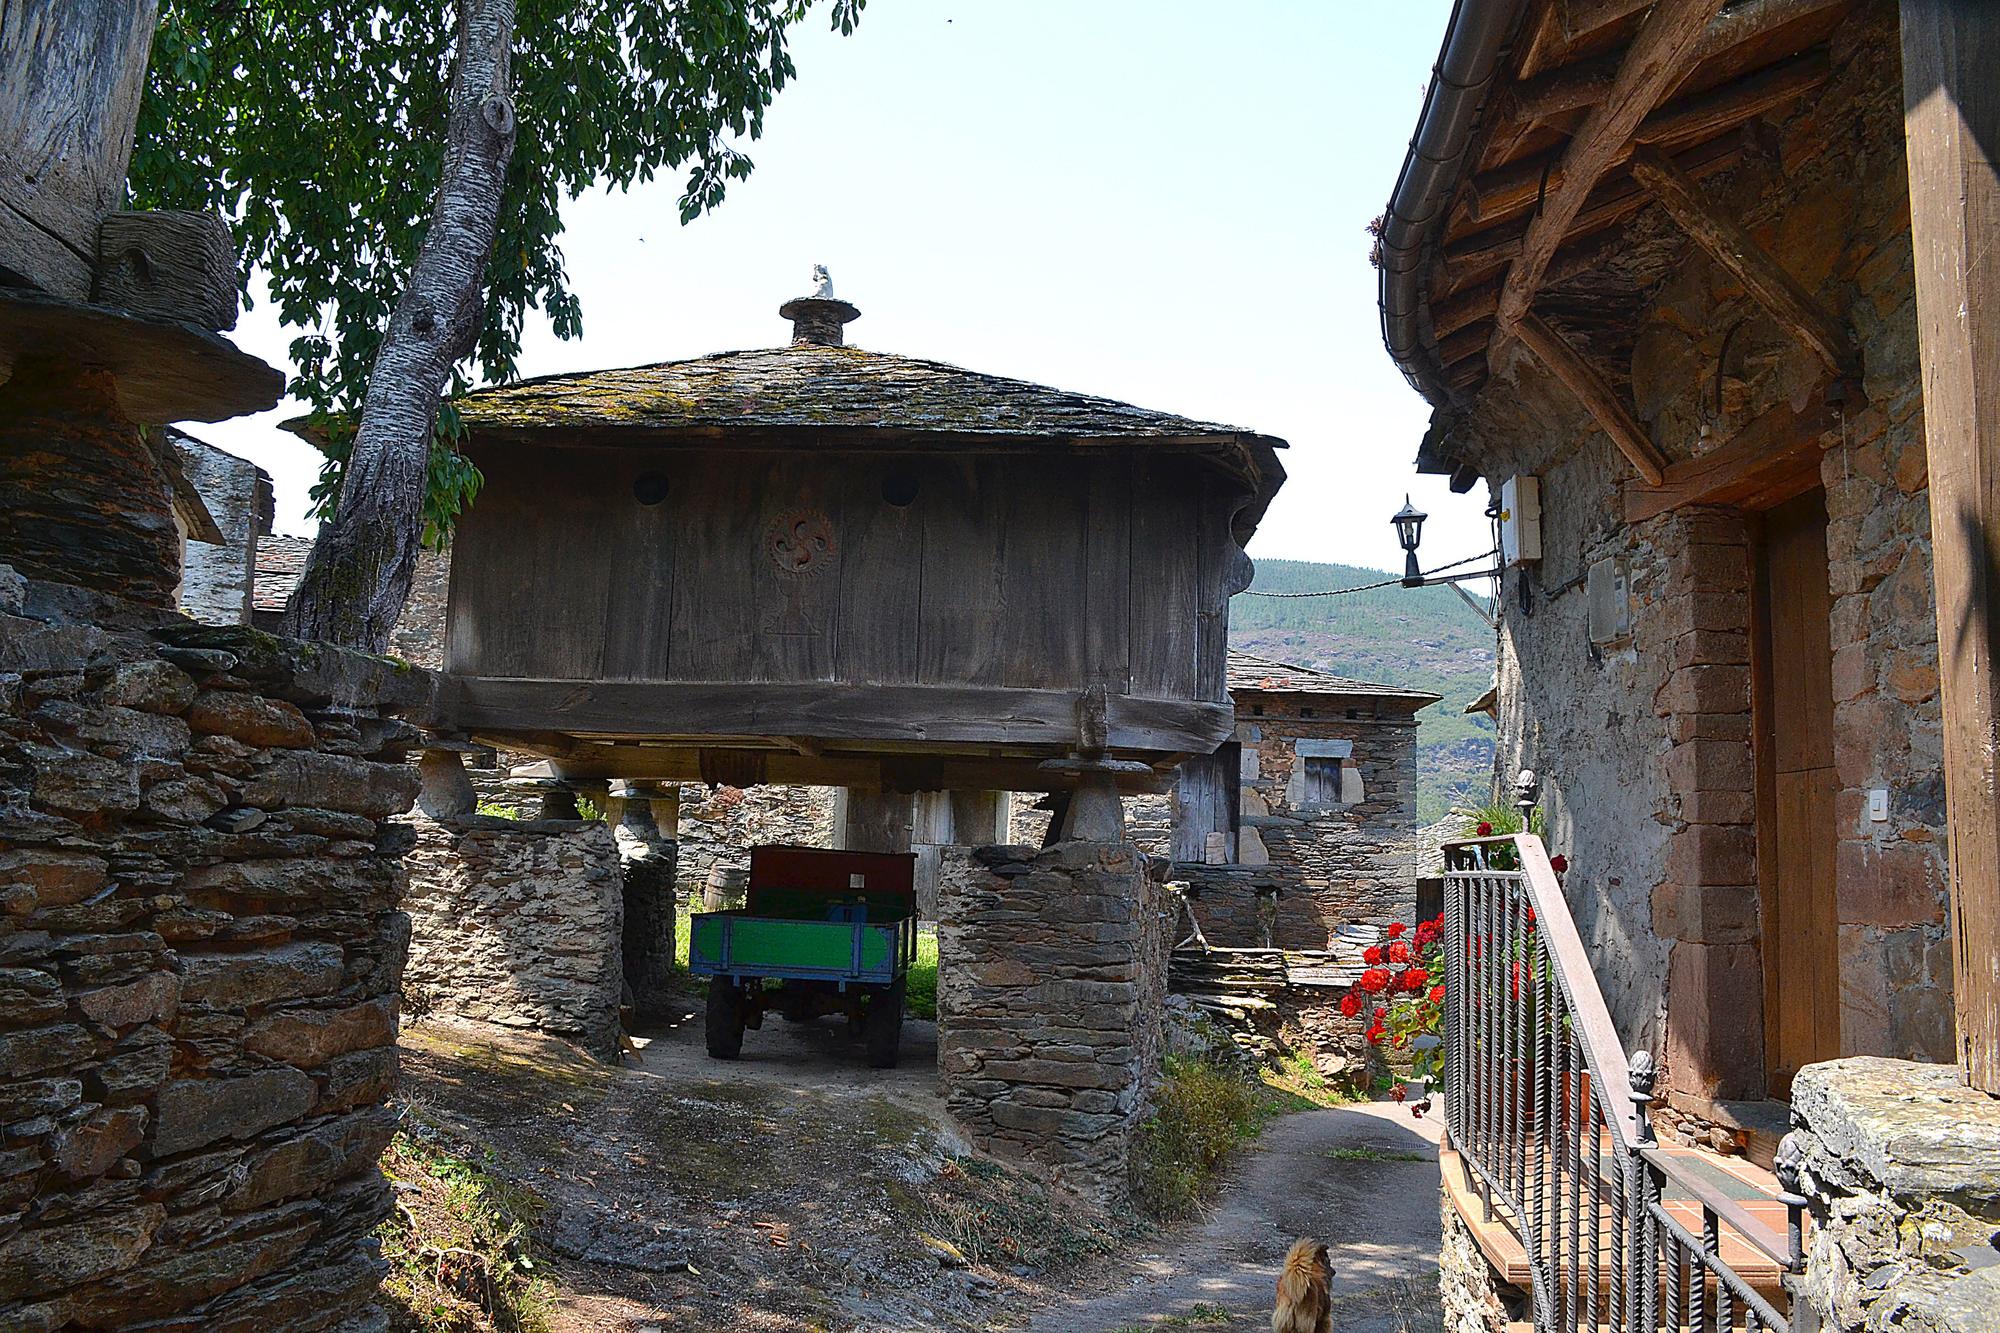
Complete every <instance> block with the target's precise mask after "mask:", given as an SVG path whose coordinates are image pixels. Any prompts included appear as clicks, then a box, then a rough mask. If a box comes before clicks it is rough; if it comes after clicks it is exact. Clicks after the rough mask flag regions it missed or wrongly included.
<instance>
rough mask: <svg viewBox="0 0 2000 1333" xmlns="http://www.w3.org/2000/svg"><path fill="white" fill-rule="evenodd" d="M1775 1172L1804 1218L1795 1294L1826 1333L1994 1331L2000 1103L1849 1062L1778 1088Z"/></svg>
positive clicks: (1863, 1061) (1925, 1071) (1944, 1082)
mask: <svg viewBox="0 0 2000 1333" xmlns="http://www.w3.org/2000/svg"><path fill="white" fill-rule="evenodd" d="M1792 1116H1793V1121H1794V1123H1795V1124H1796V1126H1797V1128H1796V1129H1795V1130H1794V1131H1793V1132H1792V1133H1791V1134H1790V1135H1788V1136H1787V1137H1786V1139H1785V1142H1784V1144H1783V1145H1782V1146H1781V1148H1780V1150H1779V1155H1778V1159H1779V1166H1778V1169H1779V1174H1780V1177H1781V1178H1782V1179H1786V1180H1787V1182H1788V1184H1790V1185H1791V1186H1792V1187H1793V1188H1795V1189H1797V1191H1798V1192H1799V1193H1800V1194H1802V1195H1804V1196H1805V1197H1806V1198H1807V1199H1808V1200H1809V1201H1810V1206H1811V1211H1812V1218H1813V1224H1814V1225H1813V1230H1812V1232H1811V1236H1810V1240H1809V1243H1808V1249H1807V1253H1806V1271H1805V1273H1804V1275H1803V1276H1802V1277H1801V1278H1800V1279H1799V1280H1798V1283H1799V1285H1798V1298H1799V1299H1800V1300H1801V1301H1803V1302H1804V1303H1805V1304H1806V1306H1807V1307H1809V1309H1810V1311H1811V1313H1812V1316H1814V1318H1815V1319H1816V1321H1817V1324H1818V1326H1819V1327H1821V1328H1825V1329H1832V1330H1836V1331H1837V1333H1858V1331H1859V1330H1861V1329H1864V1328H1866V1329H1883V1328H1895V1329H1902V1330H1907V1333H1972V1330H1975V1329H1977V1330H1981V1331H1982V1333H1989V1331H1990V1330H1992V1329H1995V1328H2000V1100H1996V1099H1994V1098H1991V1097H1987V1096H1985V1095H1984V1094H1982V1093H1979V1092H1975V1091H1972V1090H1970V1089H1968V1088H1967V1087H1965V1085H1964V1084H1963V1083H1961V1082H1960V1081H1959V1077H1958V1070H1957V1069H1956V1068H1955V1067H1952V1066H1949V1065H1919V1064H1911V1063H1908V1062H1906V1061H1902V1060H1888V1059H1879V1058H1871V1057H1860V1058H1855V1059H1846V1060H1832V1061H1828V1062H1826V1063H1824V1064H1817V1065H1808V1066H1806V1068H1805V1069H1803V1070H1801V1071H1800V1072H1799V1075H1798V1077H1797V1078H1796V1079H1795V1080H1794V1081H1793V1083H1792Z"/></svg>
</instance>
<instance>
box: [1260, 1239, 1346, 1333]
mask: <svg viewBox="0 0 2000 1333" xmlns="http://www.w3.org/2000/svg"><path fill="white" fill-rule="evenodd" d="M1331 1281H1333V1263H1332V1260H1330V1259H1329V1258H1328V1257H1327V1252H1326V1246H1324V1245H1322V1244H1320V1243H1319V1242H1318V1241H1316V1240H1313V1239H1311V1238H1310V1237H1307V1238H1302V1239H1300V1240H1295V1241H1293V1242H1292V1248H1291V1251H1290V1252H1289V1253H1288V1254H1286V1255H1285V1271H1284V1272H1282V1273H1280V1274H1279V1275H1278V1308H1277V1309H1275V1310H1273V1311H1272V1312H1271V1333H1333V1315H1332V1313H1331V1309H1332V1302H1331V1301H1330V1300H1329V1299H1328V1297H1327V1284H1328V1283H1330V1282H1331Z"/></svg>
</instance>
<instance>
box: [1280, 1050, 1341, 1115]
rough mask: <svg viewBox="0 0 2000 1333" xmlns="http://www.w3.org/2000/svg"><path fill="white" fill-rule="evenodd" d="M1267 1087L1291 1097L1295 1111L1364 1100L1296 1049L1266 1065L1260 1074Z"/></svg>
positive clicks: (1308, 1055) (1306, 1053) (1308, 1054)
mask: <svg viewBox="0 0 2000 1333" xmlns="http://www.w3.org/2000/svg"><path fill="white" fill-rule="evenodd" d="M1258 1077H1259V1078H1260V1079H1261V1080H1262V1081H1263V1083H1264V1086H1265V1087H1267V1088H1269V1089H1270V1090H1271V1091H1272V1092H1273V1093H1275V1094H1278V1095H1281V1096H1284V1097H1289V1098H1292V1099H1293V1101H1294V1103H1295V1104H1294V1105H1293V1106H1292V1107H1291V1109H1293V1110H1299V1111H1304V1110H1316V1109H1324V1108H1326V1107H1329V1106H1344V1105H1346V1104H1347V1103H1349V1102H1356V1101H1360V1100H1361V1094H1360V1093H1358V1092H1356V1091H1355V1090H1354V1088H1353V1087H1352V1086H1350V1085H1348V1084H1346V1083H1334V1082H1331V1081H1329V1080H1328V1078H1327V1077H1326V1075H1324V1074H1322V1073H1320V1072H1319V1066H1317V1065H1315V1064H1314V1063H1313V1060H1312V1056H1311V1054H1310V1053H1308V1052H1306V1051H1301V1050H1294V1051H1292V1052H1291V1053H1290V1054H1288V1055H1286V1056H1284V1057H1282V1058H1281V1059H1280V1060H1279V1061H1278V1063H1277V1065H1276V1066H1275V1067H1274V1066H1270V1065H1266V1066H1265V1067H1264V1068H1263V1069H1261V1070H1260V1071H1259V1072H1258Z"/></svg>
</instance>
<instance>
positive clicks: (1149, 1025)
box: [938, 842, 1171, 1204]
mask: <svg viewBox="0 0 2000 1333" xmlns="http://www.w3.org/2000/svg"><path fill="white" fill-rule="evenodd" d="M974 856H975V858H976V859H977V861H978V863H979V864H980V865H981V866H983V867H984V869H985V871H986V873H985V874H984V875H983V876H982V877H979V878H977V879H974V878H973V877H971V876H967V877H965V880H964V881H962V882H961V884H960V885H959V886H958V891H957V892H955V893H949V894H946V895H944V896H943V898H942V901H941V902H940V905H939V914H940V915H939V921H938V1067H939V1071H940V1073H941V1074H942V1075H943V1078H944V1084H945V1093H946V1100H947V1105H948V1107H949V1109H950V1110H951V1113H952V1115H953V1116H954V1117H955V1118H956V1119H957V1120H958V1121H959V1123H960V1124H961V1125H962V1126H963V1127H964V1128H965V1131H966V1133H967V1134H968V1136H969V1137H970V1138H971V1139H972V1140H973V1142H974V1143H976V1144H977V1145H978V1146H979V1147H981V1148H983V1149H985V1150H986V1151H989V1152H992V1153H996V1154H998V1155H1000V1156H1003V1157H1010V1158H1013V1159H1016V1160H1021V1161H1032V1162H1037V1163H1040V1164H1042V1165H1043V1166H1045V1167H1047V1168H1048V1169H1049V1170H1050V1172H1051V1173H1052V1175H1053V1176H1054V1177H1055V1178H1056V1179H1058V1180H1060V1181H1061V1182H1062V1183H1064V1184H1066V1185H1068V1186H1070V1187H1072V1188H1075V1189H1078V1190H1080V1191H1083V1192H1084V1193H1086V1194H1089V1195H1091V1196H1093V1197H1095V1198H1098V1199H1100V1200H1102V1201H1104V1202H1106V1203H1111V1204H1117V1203H1121V1202H1123V1201H1124V1200H1125V1199H1126V1198H1127V1197H1128V1196H1129V1190H1130V1171H1131V1151H1132V1140H1133V1134H1134V1131H1135V1130H1136V1129H1137V1127H1138V1124H1139V1121H1140V1120H1141V1119H1142V1118H1143V1116H1144V1106H1145V1094H1146V1090H1147V1089H1148V1088H1149V1087H1150V1086H1151V1084H1152V1083H1153V1080H1154V1078H1155V1076H1156V1075H1157V1073H1158V1070H1159V1061H1160V1050H1161V1042H1162V1036H1161V1024H1162V1012H1163V1010H1164V1007H1165V1003H1166V950H1167V946H1168V943H1169V941H1168V940H1167V930H1168V928H1169V927H1170V925H1171V919H1170V918H1169V917H1168V916H1167V914H1166V912H1165V911H1164V897H1163V895H1162V894H1161V892H1160V891H1159V889H1158V888H1157V887H1155V886H1154V885H1153V884H1152V882H1151V881H1150V880H1149V879H1148V878H1147V876H1146V873H1145V858H1144V855H1143V854H1142V853H1140V852H1138V851H1136V850H1135V849H1134V848H1132V847H1130V846H1106V845H1102V844H1098V843H1086V842H1069V843H1059V844H1057V845H1056V846H1054V847H1051V848H1048V849H1046V850H1037V849H1035V848H1030V847H992V848H981V849H978V851H976V852H975V853H974Z"/></svg>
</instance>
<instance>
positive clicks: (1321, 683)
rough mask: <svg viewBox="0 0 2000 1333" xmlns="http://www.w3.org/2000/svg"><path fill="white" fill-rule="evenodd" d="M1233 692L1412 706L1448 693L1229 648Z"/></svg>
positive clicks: (1414, 707)
mask: <svg viewBox="0 0 2000 1333" xmlns="http://www.w3.org/2000/svg"><path fill="white" fill-rule="evenodd" d="M1229 693H1230V694H1231V695H1238V694H1319V695H1339V696H1340V697H1342V698H1347V699H1395V700H1398V701H1400V702H1402V703H1406V704H1408V705H1410V707H1411V708H1412V709H1419V708H1425V707H1428V706H1429V705H1431V704H1434V703H1436V702H1437V701H1438V700H1439V699H1442V698H1443V697H1444V696H1443V695H1441V694H1432V693H1430V692H1429V691H1428V690H1411V689H1405V688H1404V687H1402V686H1400V685H1382V684H1378V683H1377V682H1375V681H1371V680H1355V679H1354V678H1353V677H1351V676H1336V675H1335V674H1334V673H1333V672H1331V671H1321V670H1320V669H1319V668H1318V667H1309V666H1300V665H1299V664H1298V663H1296V662H1279V661H1276V660H1275V659H1273V658H1269V657H1258V656H1255V655H1254V654H1251V653H1245V652H1239V651H1237V650H1236V649H1234V648H1232V649H1230V650H1229Z"/></svg>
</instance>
